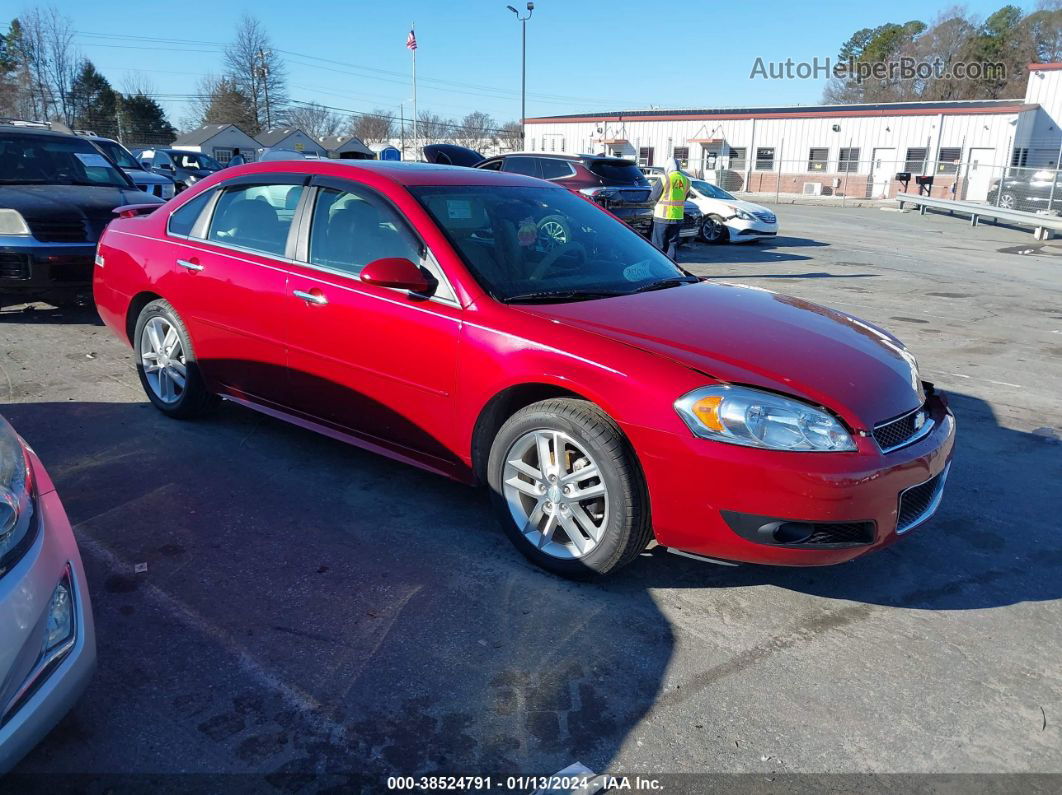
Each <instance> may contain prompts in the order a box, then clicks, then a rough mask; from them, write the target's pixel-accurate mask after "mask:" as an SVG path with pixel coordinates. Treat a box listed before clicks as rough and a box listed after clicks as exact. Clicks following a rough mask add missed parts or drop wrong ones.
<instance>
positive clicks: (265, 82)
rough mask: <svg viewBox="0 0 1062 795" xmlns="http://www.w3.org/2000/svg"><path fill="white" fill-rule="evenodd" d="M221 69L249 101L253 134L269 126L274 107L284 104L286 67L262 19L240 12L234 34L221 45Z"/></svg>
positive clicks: (280, 106)
mask: <svg viewBox="0 0 1062 795" xmlns="http://www.w3.org/2000/svg"><path fill="white" fill-rule="evenodd" d="M225 69H226V72H227V73H228V76H229V77H230V78H231V79H232V80H233V81H234V82H235V83H236V86H237V88H238V89H239V90H240V92H241V93H242V94H243V95H244V96H245V97H247V99H248V100H249V101H250V103H251V110H252V113H253V115H254V124H253V125H252V126H253V127H254V129H251V130H247V132H248V133H250V134H251V135H255V134H257V133H259V132H261V131H262V130H265V129H268V128H269V127H272V126H273V122H274V120H275V119H277V117H278V116H279V115H280V114H279V113H278V110H279V109H281V108H283V107H284V106H285V105H286V104H287V99H288V97H287V87H286V85H287V69H286V68H285V66H284V61H283V60H282V59H281V58H280V56H279V55H278V54H277V53H276V52H274V51H273V49H272V46H271V43H270V40H269V34H268V33H266V31H265V28H264V27H263V26H262V23H261V22H259V21H258V20H257V19H255V18H254V17H252V16H250V15H248V14H244V15H243V17H242V18H241V19H240V23H239V25H237V27H236V38H235V39H233V41H232V43H231V44H229V46H228V47H226V48H225Z"/></svg>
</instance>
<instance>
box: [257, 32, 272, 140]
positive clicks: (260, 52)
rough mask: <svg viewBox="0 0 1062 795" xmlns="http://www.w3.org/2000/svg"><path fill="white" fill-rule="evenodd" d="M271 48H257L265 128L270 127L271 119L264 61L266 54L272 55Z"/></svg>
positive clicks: (267, 72) (267, 78)
mask: <svg viewBox="0 0 1062 795" xmlns="http://www.w3.org/2000/svg"><path fill="white" fill-rule="evenodd" d="M272 54H273V51H272V50H263V49H261V48H259V49H258V59H259V60H260V61H261V62H262V65H261V67H259V72H258V74H259V76H260V77H261V78H262V90H263V91H264V92H265V112H266V129H267V130H269V129H272V127H273V120H272V118H271V116H270V113H269V65H268V64H267V63H266V56H267V55H272Z"/></svg>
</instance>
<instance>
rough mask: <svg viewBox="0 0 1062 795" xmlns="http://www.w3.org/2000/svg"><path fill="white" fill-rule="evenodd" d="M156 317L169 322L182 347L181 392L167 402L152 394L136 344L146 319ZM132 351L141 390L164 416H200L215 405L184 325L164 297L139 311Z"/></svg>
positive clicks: (189, 417)
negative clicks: (173, 399) (182, 383)
mask: <svg viewBox="0 0 1062 795" xmlns="http://www.w3.org/2000/svg"><path fill="white" fill-rule="evenodd" d="M156 317H162V318H164V319H165V320H166V321H167V322H168V323H169V324H170V325H171V326H173V328H174V330H175V331H176V332H177V336H178V338H179V339H180V341H181V348H182V349H183V351H184V367H185V384H184V387H183V390H182V391H181V394H180V395H179V396H178V397H177V399H176V400H175V401H174V402H171V403H167V402H165V401H163V400H162V399H161V398H160V397H159V396H158V395H157V394H155V391H154V389H153V388H152V386H151V384H150V382H149V381H148V376H147V373H146V372H145V371H144V365H143V361H142V360H141V357H140V350H141V348H140V345H141V339H142V337H143V334H144V329H145V328H146V327H147V324H148V322H149V321H150V320H151V319H152V318H156ZM133 354H134V356H135V357H136V372H137V375H138V376H140V385H141V386H142V387H143V388H144V394H146V395H147V396H148V400H150V401H151V403H152V405H154V406H155V408H157V409H158V410H159V411H161V412H162V413H163V414H165V415H166V416H167V417H173V418H174V419H179V420H185V419H192V418H193V417H200V416H202V415H203V414H205V413H207V412H208V411H210V410H211V409H212V408H214V406H216V405H217V403H218V398H217V396H216V395H213V394H212V393H210V392H209V391H208V390H207V388H206V385H205V384H204V382H203V377H202V375H201V374H200V372H199V367H198V365H197V363H196V358H195V350H194V348H193V347H192V340H191V338H190V337H189V335H188V329H187V328H185V325H184V322H183V321H182V320H181V317H180V315H178V314H177V311H176V310H175V309H174V308H173V307H172V306H171V305H170V303H169V302H168V301H164V300H163V299H161V298H160V299H157V300H155V301H152V302H151V303H150V304H148V305H147V306H145V307H144V308H143V309H142V310H141V311H140V316H139V317H138V318H137V319H136V330H135V331H134V332H133Z"/></svg>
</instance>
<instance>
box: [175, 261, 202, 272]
mask: <svg viewBox="0 0 1062 795" xmlns="http://www.w3.org/2000/svg"><path fill="white" fill-rule="evenodd" d="M177 264H178V265H180V266H181V267H182V268H187V269H188V270H190V271H201V270H203V266H202V265H197V264H196V263H194V262H189V261H188V260H186V259H179V260H177Z"/></svg>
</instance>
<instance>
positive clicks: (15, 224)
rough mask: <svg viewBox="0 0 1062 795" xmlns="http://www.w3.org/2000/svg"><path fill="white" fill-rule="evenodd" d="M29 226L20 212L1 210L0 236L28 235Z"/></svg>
mask: <svg viewBox="0 0 1062 795" xmlns="http://www.w3.org/2000/svg"><path fill="white" fill-rule="evenodd" d="M29 233H30V230H29V226H27V225H26V219H25V218H23V217H22V213H20V212H18V210H8V209H4V210H0V235H28V234H29Z"/></svg>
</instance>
